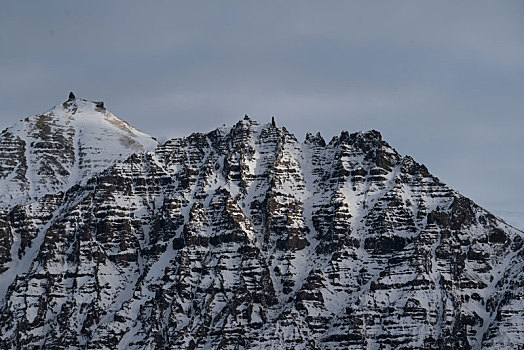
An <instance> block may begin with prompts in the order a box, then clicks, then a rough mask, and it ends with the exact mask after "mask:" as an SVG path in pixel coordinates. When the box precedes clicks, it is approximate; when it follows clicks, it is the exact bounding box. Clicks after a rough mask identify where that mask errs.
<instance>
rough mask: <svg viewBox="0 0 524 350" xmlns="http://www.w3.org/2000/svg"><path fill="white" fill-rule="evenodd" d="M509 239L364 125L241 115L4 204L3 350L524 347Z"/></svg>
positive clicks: (516, 243) (521, 275)
mask: <svg viewBox="0 0 524 350" xmlns="http://www.w3.org/2000/svg"><path fill="white" fill-rule="evenodd" d="M92 146H94V145H92ZM523 235H524V233H523V232H521V231H519V230H517V229H515V228H513V227H511V226H509V225H507V224H505V223H504V222H503V221H501V220H500V219H498V218H497V217H495V216H493V215H492V214H491V213H489V212H488V211H486V210H485V209H483V208H481V207H479V206H478V205H476V204H475V203H473V202H472V201H471V200H469V199H468V198H465V197H464V196H462V195H460V194H459V193H457V192H456V191H453V190H452V189H451V188H449V187H448V186H446V185H445V184H443V183H442V182H441V181H439V179H438V178H436V177H435V176H433V175H431V174H430V173H429V172H428V170H427V169H426V167H425V166H423V165H421V164H418V163H417V162H415V161H414V160H413V159H412V158H411V157H409V156H402V155H400V154H399V153H398V152H396V151H395V149H394V148H392V147H391V146H390V145H389V144H388V143H387V142H385V141H384V140H383V139H382V136H381V134H380V133H379V132H377V131H369V132H358V133H352V134H350V133H348V132H346V131H344V132H342V133H341V134H340V136H338V137H335V138H333V139H332V140H331V141H329V142H326V141H325V140H324V139H323V138H322V137H321V136H320V135H319V134H317V135H312V134H308V135H307V136H306V139H305V141H304V142H299V141H298V140H297V139H296V138H295V137H294V136H293V135H292V134H290V133H289V132H288V131H287V130H286V129H285V128H283V127H282V128H281V127H277V126H275V125H273V124H259V123H257V122H255V121H253V120H251V119H249V118H245V119H244V120H241V121H239V122H238V123H237V124H235V125H234V126H233V127H231V128H228V127H222V128H218V129H216V130H214V131H212V132H210V133H207V134H201V133H196V134H192V135H190V136H188V137H184V138H177V139H173V140H170V141H168V142H166V143H165V144H163V145H161V146H159V147H157V148H156V149H155V150H154V151H151V152H143V153H136V154H133V155H131V156H130V157H128V158H126V159H124V160H122V161H119V162H117V163H115V164H114V165H113V166H111V167H110V168H108V169H106V170H104V171H102V172H101V173H99V174H95V175H94V176H92V177H91V178H89V179H87V180H85V181H82V182H81V183H78V184H77V185H75V186H73V187H71V188H70V189H69V190H68V191H67V192H66V193H65V194H53V193H51V194H48V195H46V196H44V197H41V198H39V199H38V200H37V201H35V202H33V203H31V204H28V205H25V206H22V205H18V206H11V207H9V208H7V209H6V210H4V211H3V212H1V213H0V257H1V258H2V261H0V264H1V265H0V268H1V269H2V270H1V271H3V274H2V276H1V277H0V285H4V286H6V287H5V288H4V290H3V291H2V294H1V295H0V299H1V300H3V302H2V304H1V306H0V346H1V347H2V348H5V349H20V348H23V349H25V348H45V349H117V348H118V349H422V348H424V349H515V348H522V347H523V346H524V332H523V330H524V301H523V300H524V282H523V281H524V264H523V261H524V260H523V259H524V257H523V252H524V250H523Z"/></svg>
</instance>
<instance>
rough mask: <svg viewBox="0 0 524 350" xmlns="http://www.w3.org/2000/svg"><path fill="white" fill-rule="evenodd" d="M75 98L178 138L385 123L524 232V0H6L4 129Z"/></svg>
mask: <svg viewBox="0 0 524 350" xmlns="http://www.w3.org/2000/svg"><path fill="white" fill-rule="evenodd" d="M70 90H72V91H74V92H75V93H76V95H77V97H82V98H87V99H92V100H104V101H105V103H106V106H107V107H108V109H109V110H110V111H112V112H113V113H114V114H115V115H117V116H118V117H120V118H121V119H124V120H126V121H128V122H129V123H130V124H132V125H133V126H135V127H137V128H138V129H141V130H142V131H144V132H147V133H149V134H151V135H153V136H156V137H158V138H159V139H164V140H165V139H167V138H171V137H175V136H184V135H187V134H189V133H191V132H194V131H209V130H212V129H214V128H215V127H218V126H220V125H222V124H228V125H231V124H233V123H235V122H236V121H238V120H239V119H241V118H242V117H243V116H244V114H249V115H250V116H251V117H253V118H254V119H256V120H258V121H261V122H268V121H269V120H270V119H271V116H273V115H274V116H276V120H277V123H278V124H279V125H284V126H286V127H287V128H288V130H290V131H291V132H293V133H295V135H296V136H297V138H298V139H303V137H304V135H305V133H306V132H307V131H312V132H316V131H320V132H321V133H322V134H323V135H324V137H325V138H326V139H330V138H331V137H332V136H334V135H338V134H339V133H340V131H341V130H348V131H350V132H352V131H358V130H368V129H377V130H379V131H381V133H382V134H383V136H384V138H385V139H386V140H387V141H388V142H389V143H390V144H391V145H392V146H393V147H395V148H396V149H397V151H399V152H400V153H402V154H410V155H412V156H413V157H414V158H415V159H416V160H417V161H419V162H421V163H424V164H425V165H426V166H427V167H428V168H429V170H430V171H431V172H432V173H433V174H435V175H436V176H438V177H439V178H440V179H441V180H443V181H444V182H446V183H447V184H449V185H450V186H452V187H453V188H455V189H457V190H458V191H460V192H461V193H463V194H464V195H466V196H468V197H470V198H472V199H473V200H474V201H476V202H477V203H479V204H480V205H482V206H484V207H486V208H487V209H488V210H491V211H493V212H496V213H499V214H501V215H503V217H505V218H506V219H507V220H508V221H510V222H513V223H514V224H516V225H519V226H521V228H524V136H523V133H524V115H523V111H524V1H520V0H516V1H503V0H498V1H431V2H430V1H304V0H301V1H278V2H277V1H257V2H255V1H184V2H182V1H147V2H146V1H83V2H80V1H70V0H68V1H23V0H20V1H7V0H6V1H0V127H1V128H2V129H3V128H5V127H7V126H9V125H11V124H13V123H14V122H16V121H17V120H19V119H21V118H22V117H24V116H27V115H32V114H36V113H42V112H44V111H46V110H48V109H49V108H51V107H52V106H53V105H56V104H58V103H61V102H62V101H64V100H66V99H67V94H68V93H69V91H70Z"/></svg>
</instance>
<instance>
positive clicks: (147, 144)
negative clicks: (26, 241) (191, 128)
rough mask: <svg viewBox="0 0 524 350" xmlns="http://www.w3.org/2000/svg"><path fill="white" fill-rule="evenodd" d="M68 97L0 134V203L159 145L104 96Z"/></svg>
mask: <svg viewBox="0 0 524 350" xmlns="http://www.w3.org/2000/svg"><path fill="white" fill-rule="evenodd" d="M69 97H70V98H69V100H68V101H66V102H64V103H62V104H60V105H57V106H55V107H53V108H52V109H50V110H49V111H47V112H46V113H43V114H37V115H33V116H30V117H27V118H24V119H23V120H22V121H20V122H19V123H16V124H15V125H13V126H12V127H9V128H7V129H6V130H4V131H3V132H2V133H1V134H0V149H1V150H2V152H1V153H0V207H4V206H6V205H12V204H14V203H20V204H23V203H27V202H28V201H31V200H34V199H35V198H39V197H41V196H43V195H45V194H46V193H56V192H57V191H62V190H65V189H67V188H68V187H69V186H71V185H72V184H74V183H76V182H78V181H81V180H83V179H84V180H85V179H88V178H89V177H90V176H91V175H94V174H95V173H97V172H99V171H101V170H103V169H105V168H107V167H109V166H110V165H112V164H113V163H114V162H115V161H117V160H120V159H122V158H125V157H126V156H128V155H129V154H131V153H135V152H143V151H146V150H152V149H154V148H155V147H156V146H157V142H156V141H155V140H154V139H153V138H152V137H151V136H148V135H146V134H144V133H142V132H140V131H138V130H136V129H134V128H133V127H131V126H130V125H129V124H127V123H126V122H124V121H122V120H120V119H118V118H117V117H115V116H114V115H113V114H111V113H110V112H108V111H107V110H106V109H105V108H103V104H102V105H100V104H101V102H91V101H88V100H85V99H80V98H71V97H74V94H72V93H71V94H70V96H69Z"/></svg>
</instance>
